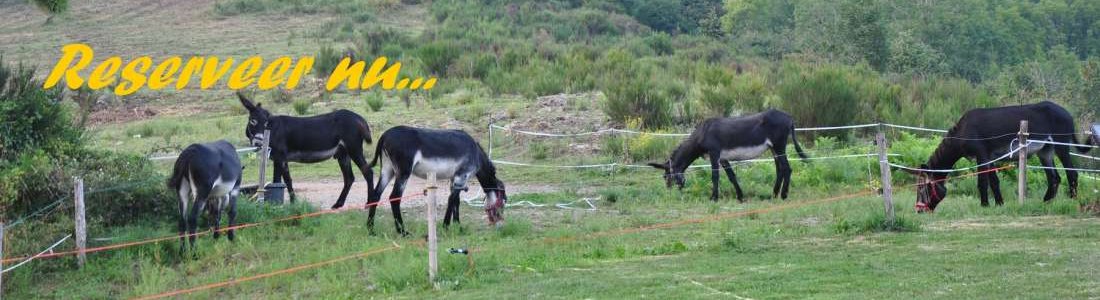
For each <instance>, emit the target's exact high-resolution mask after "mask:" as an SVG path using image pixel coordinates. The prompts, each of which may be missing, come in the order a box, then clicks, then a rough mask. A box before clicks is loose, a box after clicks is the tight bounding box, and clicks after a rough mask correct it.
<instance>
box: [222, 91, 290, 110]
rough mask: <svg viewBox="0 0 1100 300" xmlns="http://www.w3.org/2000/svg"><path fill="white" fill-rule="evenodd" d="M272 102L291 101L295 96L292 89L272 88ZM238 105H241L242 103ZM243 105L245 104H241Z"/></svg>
mask: <svg viewBox="0 0 1100 300" xmlns="http://www.w3.org/2000/svg"><path fill="white" fill-rule="evenodd" d="M270 93H271V102H275V103H290V101H293V100H294V97H293V96H291V95H290V90H287V89H284V88H281V87H280V88H276V89H272V90H271V92H270ZM236 106H241V105H240V104H238V105H236ZM241 107H243V106H241Z"/></svg>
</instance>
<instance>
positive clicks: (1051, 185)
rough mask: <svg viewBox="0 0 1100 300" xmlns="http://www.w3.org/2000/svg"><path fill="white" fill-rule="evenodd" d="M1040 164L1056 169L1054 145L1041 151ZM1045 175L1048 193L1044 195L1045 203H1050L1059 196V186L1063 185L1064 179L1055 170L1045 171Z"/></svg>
mask: <svg viewBox="0 0 1100 300" xmlns="http://www.w3.org/2000/svg"><path fill="white" fill-rule="evenodd" d="M1039 164H1041V165H1043V166H1044V167H1048V168H1050V167H1054V145H1047V146H1046V147H1045V148H1043V150H1041V151H1039ZM1043 174H1046V176H1047V191H1046V193H1045V194H1043V201H1050V199H1054V196H1057V195H1058V184H1060V183H1061V181H1062V178H1061V177H1060V176H1058V172H1057V171H1055V170H1053V169H1043Z"/></svg>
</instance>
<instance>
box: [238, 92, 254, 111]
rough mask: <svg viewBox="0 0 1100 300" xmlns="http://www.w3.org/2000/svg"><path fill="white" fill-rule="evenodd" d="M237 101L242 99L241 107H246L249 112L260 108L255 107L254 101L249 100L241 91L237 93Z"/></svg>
mask: <svg viewBox="0 0 1100 300" xmlns="http://www.w3.org/2000/svg"><path fill="white" fill-rule="evenodd" d="M237 99H240V100H241V105H244V108H247V109H248V110H249V111H252V110H256V108H258V107H259V106H257V105H253V104H252V100H251V99H248V96H245V95H244V93H242V92H241V91H237Z"/></svg>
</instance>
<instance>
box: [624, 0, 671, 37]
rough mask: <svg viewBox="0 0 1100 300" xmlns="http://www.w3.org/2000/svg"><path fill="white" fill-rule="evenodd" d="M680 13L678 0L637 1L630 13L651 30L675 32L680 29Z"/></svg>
mask: <svg viewBox="0 0 1100 300" xmlns="http://www.w3.org/2000/svg"><path fill="white" fill-rule="evenodd" d="M682 14H683V12H682V7H681V6H680V0H649V1H639V2H638V3H637V4H636V5H635V7H634V10H633V13H632V14H631V15H633V16H634V18H636V19H638V22H641V23H642V24H645V25H646V26H649V28H653V30H659V31H664V32H675V31H679V30H680V27H681V24H680V23H681V22H683V19H682V18H683V16H682Z"/></svg>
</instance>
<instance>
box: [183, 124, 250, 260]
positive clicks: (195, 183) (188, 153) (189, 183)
mask: <svg viewBox="0 0 1100 300" xmlns="http://www.w3.org/2000/svg"><path fill="white" fill-rule="evenodd" d="M240 186H241V161H240V159H238V158H237V150H236V149H235V148H233V145H231V144H229V142H226V141H225V140H219V141H217V142H213V143H207V144H191V145H190V146H187V148H186V149H184V150H183V152H180V156H179V158H177V159H176V165H175V167H174V168H173V169H172V177H171V178H169V180H168V188H171V189H172V190H174V191H176V192H177V193H178V194H179V197H180V203H179V209H180V221H179V232H180V252H182V251H184V245H185V244H186V241H185V240H184V236H183V235H184V234H185V233H186V232H190V234H191V236H190V237H191V238H190V240H191V248H192V249H193V248H195V230H196V228H197V227H198V220H199V214H201V213H202V212H203V211H204V207H205V206H206V205H207V202H208V201H209V200H213V199H217V201H216V202H213V203H210V205H211V209H209V211H210V213H211V214H213V217H214V238H218V236H219V235H220V234H221V232H220V231H219V230H218V227H219V226H220V225H221V220H222V214H221V212H222V211H223V210H226V209H229V228H230V229H229V230H228V232H227V235H228V236H229V240H230V241H232V240H233V239H234V236H233V229H232V228H233V226H234V225H236V222H237V189H238V188H239V187H240ZM188 208H190V210H191V211H190V213H188Z"/></svg>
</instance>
